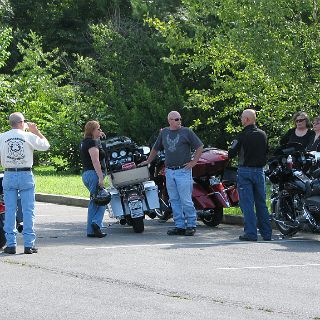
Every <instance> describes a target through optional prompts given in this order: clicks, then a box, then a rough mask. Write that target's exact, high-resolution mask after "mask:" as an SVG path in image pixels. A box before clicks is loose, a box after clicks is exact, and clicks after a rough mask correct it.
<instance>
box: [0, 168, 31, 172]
mask: <svg viewBox="0 0 320 320" xmlns="http://www.w3.org/2000/svg"><path fill="white" fill-rule="evenodd" d="M31 170H32V168H6V169H4V171H14V172H18V171H31Z"/></svg>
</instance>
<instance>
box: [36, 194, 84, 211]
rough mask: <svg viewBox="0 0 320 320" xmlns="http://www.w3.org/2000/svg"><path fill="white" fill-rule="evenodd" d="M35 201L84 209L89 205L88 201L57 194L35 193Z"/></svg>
mask: <svg viewBox="0 0 320 320" xmlns="http://www.w3.org/2000/svg"><path fill="white" fill-rule="evenodd" d="M36 201H39V202H48V203H55V204H63V205H66V206H74V207H82V208H86V207H88V204H89V199H87V198H80V197H71V196H62V195H58V194H47V193H36Z"/></svg>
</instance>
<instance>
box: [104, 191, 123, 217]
mask: <svg viewBox="0 0 320 320" xmlns="http://www.w3.org/2000/svg"><path fill="white" fill-rule="evenodd" d="M107 190H108V191H109V192H110V194H111V201H110V205H111V209H112V214H110V217H116V218H119V217H122V216H124V212H123V207H122V202H121V197H120V194H119V191H118V190H117V189H115V188H108V189H107Z"/></svg>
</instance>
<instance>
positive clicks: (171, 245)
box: [84, 239, 316, 250]
mask: <svg viewBox="0 0 320 320" xmlns="http://www.w3.org/2000/svg"><path fill="white" fill-rule="evenodd" d="M313 241H316V240H312V239H310V240H309V239H297V240H292V239H291V240H282V239H281V240H273V241H271V242H270V241H257V242H243V241H232V240H231V241H215V242H179V243H152V244H131V245H114V246H103V247H102V246H101V247H87V248H84V250H100V249H121V248H122V249H125V248H133V249H134V248H142V247H184V246H199V245H200V246H210V245H211V246H214V245H224V244H240V243H241V244H244V245H248V244H253V245H256V244H257V243H260V244H261V243H263V244H272V243H285V242H313Z"/></svg>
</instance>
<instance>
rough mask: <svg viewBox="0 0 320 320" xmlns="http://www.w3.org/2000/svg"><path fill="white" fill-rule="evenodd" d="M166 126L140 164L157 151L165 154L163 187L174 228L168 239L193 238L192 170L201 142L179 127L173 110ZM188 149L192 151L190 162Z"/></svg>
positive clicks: (194, 212) (178, 115) (194, 225)
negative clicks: (166, 192)
mask: <svg viewBox="0 0 320 320" xmlns="http://www.w3.org/2000/svg"><path fill="white" fill-rule="evenodd" d="M168 123H169V127H167V128H163V129H162V130H161V131H160V133H159V135H158V138H157V140H156V142H155V144H154V146H153V148H152V150H151V152H150V155H149V157H148V159H147V161H145V162H144V163H143V164H150V163H151V162H152V160H153V159H154V158H155V156H156V155H157V153H158V151H159V150H164V151H165V165H166V187H167V191H168V194H169V198H170V203H171V207H172V212H173V220H174V223H175V228H172V229H169V230H168V232H167V234H168V235H170V236H175V235H186V236H193V235H194V234H195V232H196V222H197V214H196V210H195V208H194V204H193V202H192V187H193V180H192V168H193V167H194V166H195V165H196V164H197V162H198V160H199V158H200V156H201V154H202V150H203V143H202V142H201V140H200V139H199V138H198V136H197V135H196V134H195V133H194V132H193V131H192V130H191V129H189V128H187V127H183V126H182V125H181V115H180V113H179V112H177V111H171V112H170V113H169V114H168ZM192 149H194V150H195V153H194V156H193V159H192V156H191V151H192Z"/></svg>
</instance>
